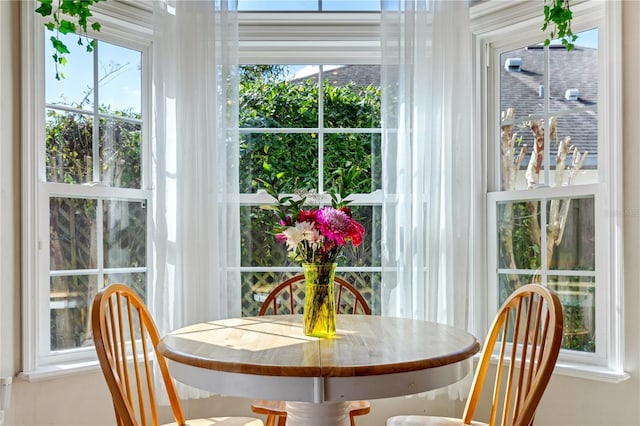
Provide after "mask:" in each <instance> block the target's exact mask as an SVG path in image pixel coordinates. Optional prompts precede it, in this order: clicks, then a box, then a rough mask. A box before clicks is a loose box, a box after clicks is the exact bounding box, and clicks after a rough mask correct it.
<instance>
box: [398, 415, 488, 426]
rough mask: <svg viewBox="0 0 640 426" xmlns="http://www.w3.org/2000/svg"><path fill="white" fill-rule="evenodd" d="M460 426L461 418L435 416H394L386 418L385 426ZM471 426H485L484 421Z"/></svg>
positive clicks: (473, 423) (472, 423)
mask: <svg viewBox="0 0 640 426" xmlns="http://www.w3.org/2000/svg"><path fill="white" fill-rule="evenodd" d="M456 425H457V426H462V425H463V423H462V419H455V418H452V417H437V416H395V417H391V418H389V419H387V426H456ZM471 425H473V426H486V423H480V422H471Z"/></svg>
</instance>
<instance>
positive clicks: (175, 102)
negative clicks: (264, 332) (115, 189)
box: [149, 0, 241, 398]
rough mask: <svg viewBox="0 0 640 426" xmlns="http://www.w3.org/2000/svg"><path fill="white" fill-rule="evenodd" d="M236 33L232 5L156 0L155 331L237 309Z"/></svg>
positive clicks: (188, 392)
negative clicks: (156, 324)
mask: <svg viewBox="0 0 640 426" xmlns="http://www.w3.org/2000/svg"><path fill="white" fill-rule="evenodd" d="M237 40H238V24H237V12H236V11H235V10H233V7H230V6H229V2H226V1H195V0H194V1H180V0H173V1H170V0H166V1H155V2H154V41H153V79H152V80H153V83H152V84H153V87H152V98H153V104H154V105H153V111H154V121H153V129H152V153H151V155H152V163H153V164H152V176H151V179H152V182H153V186H152V187H153V206H152V209H153V210H152V215H153V230H152V232H153V243H152V247H153V259H154V261H155V264H154V267H153V283H152V285H150V286H149V288H150V291H151V292H152V294H151V295H150V297H149V300H150V301H151V302H150V303H151V305H152V306H151V308H152V311H153V314H154V317H155V318H156V319H157V322H158V328H159V330H160V333H162V334H164V333H168V332H169V331H171V330H174V329H176V328H179V327H182V326H185V325H188V324H192V323H196V322H201V321H205V320H213V319H219V318H225V317H232V316H240V313H241V307H240V300H241V298H240V272H239V269H238V266H239V265H240V229H239V227H240V223H239V217H238V211H239V175H238V156H239V149H238V136H237V128H238V126H237V120H238V81H237V76H238V74H237V70H238V63H237V52H238V42H237ZM179 392H180V395H181V397H183V398H186V397H191V398H194V397H202V396H206V395H207V393H206V392H203V391H199V390H197V389H191V388H186V387H183V388H181V389H179Z"/></svg>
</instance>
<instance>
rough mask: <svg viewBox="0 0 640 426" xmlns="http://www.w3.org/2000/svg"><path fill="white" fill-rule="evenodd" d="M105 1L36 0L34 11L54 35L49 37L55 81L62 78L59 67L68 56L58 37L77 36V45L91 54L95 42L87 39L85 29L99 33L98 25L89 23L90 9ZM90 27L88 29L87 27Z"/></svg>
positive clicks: (62, 73) (66, 48)
mask: <svg viewBox="0 0 640 426" xmlns="http://www.w3.org/2000/svg"><path fill="white" fill-rule="evenodd" d="M101 1H106V0H37V3H38V4H39V6H38V8H37V9H36V10H35V11H36V13H38V14H40V15H42V16H43V17H44V18H45V19H46V21H45V24H44V26H45V27H46V28H47V29H48V30H50V31H55V33H54V34H53V35H52V36H51V37H50V39H49V40H50V41H51V45H52V46H53V55H52V58H53V61H54V63H55V67H56V68H55V72H56V79H57V80H60V79H61V78H64V72H62V71H60V69H59V67H60V66H65V65H66V63H67V57H66V56H65V55H67V54H69V53H70V51H69V47H68V46H67V45H66V44H65V43H64V42H63V41H62V40H61V39H60V35H65V34H69V33H72V34H78V45H80V46H85V47H86V50H87V52H93V49H94V48H95V47H96V41H95V40H93V39H89V37H88V35H87V31H88V30H87V29H88V28H91V29H92V30H93V31H100V28H101V26H100V23H98V22H92V23H90V22H89V18H90V17H91V16H93V14H92V13H91V7H92V6H93V5H94V4H95V3H98V2H101ZM89 25H90V27H89Z"/></svg>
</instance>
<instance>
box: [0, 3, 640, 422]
mask: <svg viewBox="0 0 640 426" xmlns="http://www.w3.org/2000/svg"><path fill="white" fill-rule="evenodd" d="M18 3H19V1H7V0H0V277H1V278H0V376H4V375H14V374H17V372H18V371H19V368H20V352H21V347H20V309H19V306H20V300H19V299H20V267H19V265H20V257H19V253H20V240H19V233H18V231H19V227H20V219H19V218H20V180H19V164H20V160H19V141H20V127H19V126H20V124H19V123H20V92H19V86H20V80H19V76H20V72H19V62H20V49H19V47H20V40H19V7H18ZM623 14H624V18H623V25H624V28H623V30H624V38H623V39H624V45H623V50H624V81H623V84H624V93H625V100H624V117H623V119H624V123H625V126H624V140H625V142H624V164H623V166H624V179H625V210H624V215H625V223H624V226H625V229H624V235H625V253H626V255H625V280H626V284H625V300H626V302H625V306H624V308H625V321H626V350H625V370H626V371H627V372H629V373H630V374H631V379H629V380H627V381H626V382H623V383H621V384H609V383H603V382H598V381H591V380H584V379H576V378H571V377H564V376H554V377H553V379H552V381H551V383H550V385H549V388H548V389H547V392H546V393H545V395H544V397H543V400H542V404H541V407H540V409H539V411H538V415H537V417H536V424H537V425H540V426H544V425H581V426H584V425H629V426H631V425H640V380H639V378H638V377H639V374H638V373H639V371H638V370H639V365H638V364H639V361H640V350H639V349H640V348H639V341H640V339H639V337H640V336H639V334H640V331H638V330H639V327H638V324H640V309H638V301H640V288H639V287H640V286H639V283H638V280H639V279H640V259H639V256H640V255H639V253H640V193H639V192H640V191H638V183H639V182H640V140H639V135H640V101H639V100H638V95H640V36H639V35H638V28H637V26H638V23H640V2H636V1H632V0H625V1H624V5H623ZM248 407H249V404H248V401H246V400H241V399H237V398H223V397H218V398H212V399H209V400H203V401H190V402H188V403H186V404H185V411H186V413H187V415H188V416H204V415H211V414H214V413H216V414H247V413H249V408H248ZM461 407H462V404H461V403H460V402H455V401H454V402H452V401H449V400H447V399H446V398H439V399H437V400H436V401H426V400H425V399H424V398H415V397H414V398H394V399H387V400H378V401H372V412H371V414H370V415H368V416H366V417H362V418H360V419H359V421H358V425H359V426H378V425H383V424H384V419H386V418H387V417H388V416H391V415H393V414H399V413H422V412H429V413H433V414H443V415H449V414H454V413H456V411H459V410H461ZM6 420H7V421H6V424H7V425H18V426H33V425H45V424H46V425H64V426H85V425H112V424H113V423H114V418H113V411H112V406H111V400H110V397H109V395H108V392H107V389H106V385H105V384H104V381H103V379H102V376H101V374H100V373H99V372H98V371H96V372H95V373H91V374H84V375H76V376H72V377H65V378H60V379H54V380H47V381H42V382H36V383H27V382H24V381H21V380H19V379H14V385H13V395H12V403H11V406H10V407H9V410H8V412H7V419H6Z"/></svg>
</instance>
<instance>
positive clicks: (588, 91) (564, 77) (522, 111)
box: [500, 46, 598, 169]
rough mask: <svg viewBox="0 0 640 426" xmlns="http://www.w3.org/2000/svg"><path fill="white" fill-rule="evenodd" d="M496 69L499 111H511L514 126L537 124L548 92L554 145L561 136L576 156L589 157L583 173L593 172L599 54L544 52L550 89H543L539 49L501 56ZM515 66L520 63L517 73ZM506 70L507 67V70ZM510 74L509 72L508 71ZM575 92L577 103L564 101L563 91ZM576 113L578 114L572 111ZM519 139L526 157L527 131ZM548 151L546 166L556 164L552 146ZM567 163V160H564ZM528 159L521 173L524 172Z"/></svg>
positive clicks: (529, 140) (530, 142)
mask: <svg viewBox="0 0 640 426" xmlns="http://www.w3.org/2000/svg"><path fill="white" fill-rule="evenodd" d="M500 59H501V64H502V67H501V69H500V84H501V98H500V110H501V111H505V110H506V109H507V108H510V107H511V108H514V110H515V121H516V124H517V123H522V122H523V121H525V120H529V119H530V118H531V117H533V118H538V119H539V118H540V117H541V116H542V114H543V112H544V110H543V108H544V103H543V101H544V91H545V90H549V89H550V92H549V95H550V113H551V115H553V116H556V118H557V123H558V124H557V130H556V134H557V137H558V141H560V140H562V139H564V138H565V137H566V136H570V137H571V143H572V144H573V145H574V146H576V147H577V148H578V150H579V151H580V152H581V153H584V152H585V151H588V153H589V154H588V156H587V159H586V161H585V163H584V165H583V168H584V169H589V168H591V169H592V168H596V166H597V148H598V145H597V143H598V114H597V96H598V51H597V49H592V48H587V47H576V48H575V49H574V50H571V51H567V50H566V49H565V48H564V47H563V46H551V48H550V49H549V73H550V75H551V83H550V86H551V87H550V88H546V87H544V50H543V48H542V46H530V47H526V48H523V49H517V50H513V51H510V52H507V53H504V54H502V56H501V58H500ZM518 63H520V65H519V67H518ZM508 65H512V66H511V67H509V66H508ZM507 68H510V69H511V70H507ZM573 89H575V90H577V92H576V91H575V90H574V94H575V93H577V98H573V99H568V98H567V96H566V95H568V93H567V91H569V90H573ZM577 108H579V109H580V111H575V109H577ZM516 130H517V131H518V135H519V136H522V143H526V144H527V149H528V151H529V153H531V148H532V146H533V136H532V133H531V131H530V130H529V129H528V128H519V127H518V126H517V125H516V127H515V128H514V131H516ZM547 149H550V154H551V164H552V166H553V165H554V164H555V156H556V153H557V144H556V143H555V142H553V143H551V145H550V146H547ZM567 161H570V158H569V159H568V160H567ZM528 163H529V156H528V155H527V157H526V158H525V159H524V161H523V162H522V165H521V167H523V168H526V166H527V164H528Z"/></svg>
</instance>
